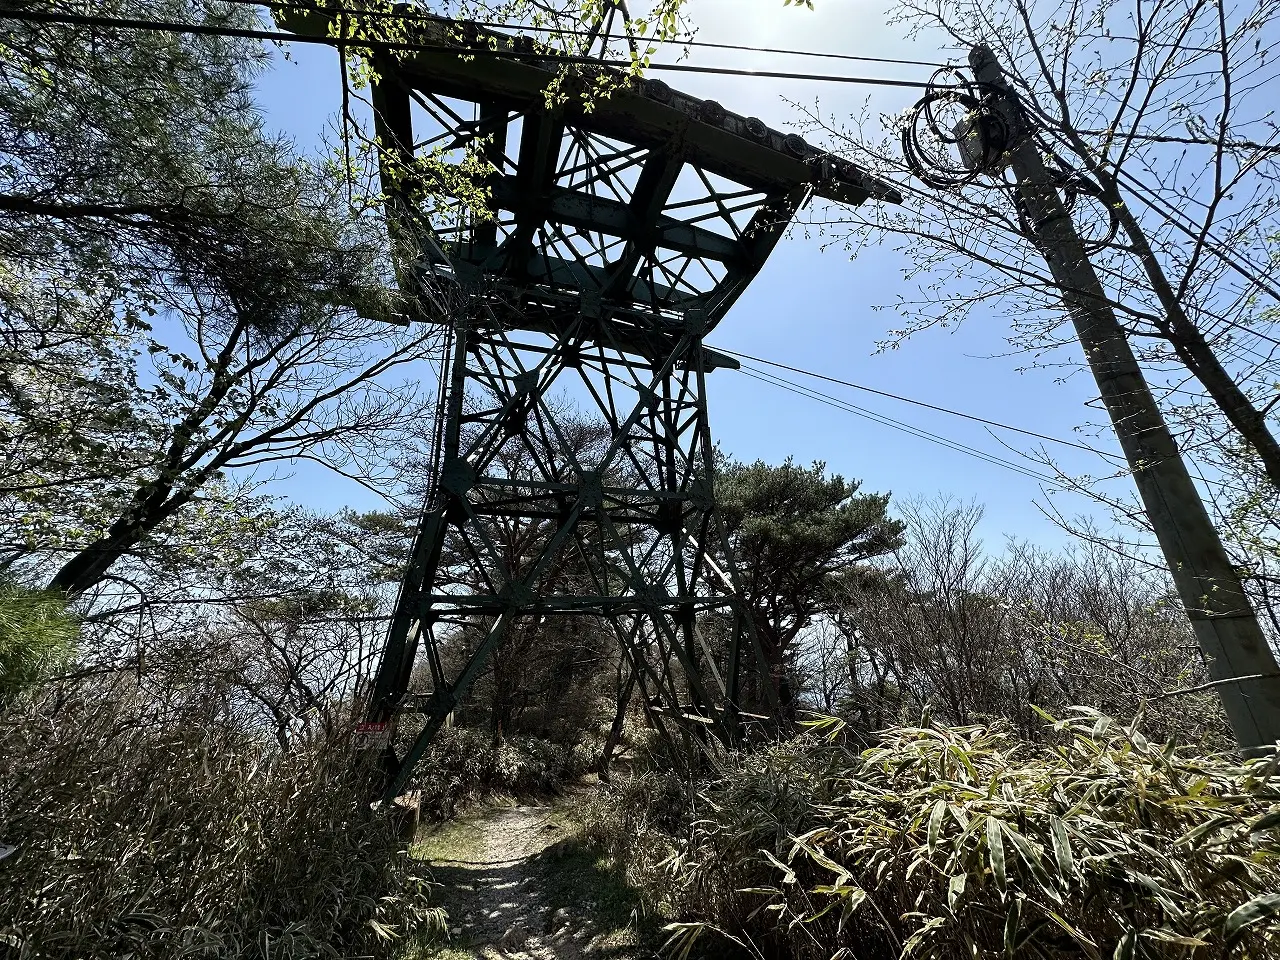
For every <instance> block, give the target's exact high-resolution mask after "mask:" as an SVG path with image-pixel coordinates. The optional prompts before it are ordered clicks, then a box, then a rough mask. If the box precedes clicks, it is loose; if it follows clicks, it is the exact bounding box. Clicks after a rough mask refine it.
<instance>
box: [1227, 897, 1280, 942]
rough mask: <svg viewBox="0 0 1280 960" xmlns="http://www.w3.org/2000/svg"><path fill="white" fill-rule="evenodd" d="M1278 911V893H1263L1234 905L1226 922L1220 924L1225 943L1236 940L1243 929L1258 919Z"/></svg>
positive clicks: (1279, 907)
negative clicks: (1225, 939) (1243, 902)
mask: <svg viewBox="0 0 1280 960" xmlns="http://www.w3.org/2000/svg"><path fill="white" fill-rule="evenodd" d="M1278 913H1280V893H1264V894H1263V895H1262V896H1260V897H1254V898H1253V899H1252V900H1250V901H1249V902H1248V903H1245V904H1242V905H1241V906H1238V907H1236V908H1235V909H1234V910H1232V911H1231V912H1230V913H1229V914H1227V919H1226V922H1225V923H1223V926H1222V932H1223V934H1224V935H1225V936H1226V938H1227V943H1232V942H1234V941H1235V940H1238V939H1239V938H1240V937H1241V936H1243V934H1244V931H1245V930H1247V929H1248V928H1249V927H1251V926H1252V925H1253V924H1255V923H1257V922H1258V921H1259V920H1265V919H1266V918H1268V917H1274V916H1275V915H1276V914H1278Z"/></svg>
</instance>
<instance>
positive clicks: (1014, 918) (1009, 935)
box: [1004, 897, 1022, 960]
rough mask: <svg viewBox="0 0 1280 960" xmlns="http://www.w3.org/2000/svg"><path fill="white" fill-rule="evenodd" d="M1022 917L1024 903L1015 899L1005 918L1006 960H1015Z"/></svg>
mask: <svg viewBox="0 0 1280 960" xmlns="http://www.w3.org/2000/svg"><path fill="white" fill-rule="evenodd" d="M1021 917H1022V901H1021V900H1020V899H1018V898H1017V897H1014V899H1013V902H1012V903H1010V904H1009V910H1008V912H1006V913H1005V918H1004V955H1005V960H1013V952H1014V950H1015V949H1016V947H1017V945H1018V921H1019V920H1020V919H1021Z"/></svg>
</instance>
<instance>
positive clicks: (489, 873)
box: [425, 806, 654, 960]
mask: <svg viewBox="0 0 1280 960" xmlns="http://www.w3.org/2000/svg"><path fill="white" fill-rule="evenodd" d="M569 833H571V828H568V827H567V826H566V824H565V822H564V820H563V819H562V818H560V817H558V816H557V811H556V810H555V809H554V808H552V807H537V806H520V807H507V808H494V809H490V810H487V811H485V812H484V813H483V814H481V815H479V816H476V817H472V818H469V819H467V820H463V821H460V822H458V823H456V824H453V825H451V826H450V827H449V830H448V839H447V840H446V841H445V842H444V843H438V844H432V843H431V842H430V840H429V839H428V842H427V845H426V850H425V857H426V859H428V860H429V862H430V863H431V865H432V873H433V874H434V876H435V879H436V881H437V882H439V883H441V884H443V889H444V891H445V892H444V900H445V905H446V907H447V908H448V910H449V914H450V917H451V918H452V923H451V926H452V937H451V939H452V941H453V945H452V946H451V947H450V948H449V949H447V950H444V951H441V952H440V954H439V956H440V957H441V960H454V958H457V960H462V958H483V960H581V958H590V960H595V958H600V960H605V958H609V960H648V958H652V957H653V956H654V954H653V952H652V951H651V950H645V949H642V948H641V947H640V946H639V945H638V940H639V938H638V937H637V935H636V931H635V929H634V927H635V923H634V919H635V918H634V917H632V916H631V915H630V904H629V903H628V902H627V896H626V891H625V888H620V887H619V882H618V880H617V878H616V877H613V876H612V875H609V874H608V873H607V871H604V870H602V869H601V867H600V866H599V865H598V864H597V863H596V862H595V858H594V857H593V856H592V855H591V854H590V853H589V852H588V851H586V850H585V849H584V848H582V847H581V846H580V845H578V844H576V843H575V842H574V841H573V839H572V837H571V836H567V834H569Z"/></svg>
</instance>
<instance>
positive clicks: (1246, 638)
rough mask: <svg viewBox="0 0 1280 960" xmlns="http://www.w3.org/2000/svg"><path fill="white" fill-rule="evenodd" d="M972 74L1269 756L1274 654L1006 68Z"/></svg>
mask: <svg viewBox="0 0 1280 960" xmlns="http://www.w3.org/2000/svg"><path fill="white" fill-rule="evenodd" d="M969 65H970V67H972V69H973V73H974V77H975V78H976V80H977V81H978V83H979V85H980V86H981V87H982V88H983V94H984V101H985V102H986V103H985V105H986V106H988V107H989V108H990V109H991V111H992V112H993V113H994V114H996V115H997V116H998V117H999V118H1000V119H1001V120H1003V121H1004V123H1005V124H1006V125H1007V130H1008V140H1007V143H1006V144H1005V147H1006V154H1005V157H1004V161H1005V162H1007V163H1008V165H1009V167H1010V169H1011V170H1012V171H1013V175H1014V177H1015V179H1016V180H1017V182H1018V189H1019V192H1020V194H1021V198H1022V202H1023V204H1024V207H1025V214H1026V218H1027V220H1028V221H1029V223H1030V224H1031V229H1032V230H1033V231H1034V232H1035V239H1036V240H1037V242H1038V243H1039V245H1040V249H1041V251H1042V253H1043V254H1044V258H1045V260H1046V261H1047V262H1048V264H1049V269H1050V271H1052V273H1053V278H1054V281H1055V282H1056V283H1057V285H1058V287H1059V288H1060V289H1061V291H1062V300H1063V303H1064V305H1065V306H1066V308H1067V313H1068V314H1069V315H1070V317H1071V322H1072V323H1073V324H1074V325H1075V330H1076V336H1077V338H1078V339H1079V340H1080V345H1081V346H1082V347H1084V355H1085V359H1086V360H1088V362H1089V368H1090V369H1091V370H1092V371H1093V376H1094V379H1095V380H1096V381H1097V384H1098V391H1099V393H1100V394H1101V395H1102V401H1103V403H1105V404H1106V407H1107V413H1108V414H1110V416H1111V423H1112V425H1113V426H1114V427H1115V431H1116V436H1117V437H1119V439H1120V446H1121V448H1122V449H1123V450H1124V454H1125V457H1126V458H1127V460H1128V462H1129V468H1130V470H1131V471H1132V473H1133V479H1134V482H1135V483H1136V484H1137V485H1138V493H1139V494H1140V495H1141V497H1142V503H1143V506H1144V507H1145V508H1146V513H1147V517H1148V518H1149V519H1150V521H1151V526H1152V527H1153V528H1154V529H1155V533H1156V539H1157V540H1159V542H1160V549H1161V550H1162V551H1163V552H1164V556H1165V560H1166V561H1167V562H1168V564H1169V570H1170V572H1171V573H1172V574H1173V579H1174V583H1175V584H1176V586H1177V589H1178V595H1179V597H1181V599H1182V604H1183V606H1184V607H1185V609H1186V611H1187V616H1188V617H1189V618H1190V619H1191V624H1192V626H1193V627H1194V629H1195V634H1196V639H1197V640H1198V641H1199V644H1200V649H1201V651H1202V652H1203V653H1204V657H1205V660H1206V662H1207V664H1208V669H1209V675H1210V678H1211V679H1212V680H1213V681H1215V685H1216V688H1217V690H1218V693H1219V694H1220V695H1221V697H1222V704H1223V706H1224V707H1225V708H1226V712H1227V718H1228V720H1229V721H1230V723H1231V729H1232V731H1233V732H1234V733H1235V738H1236V741H1237V743H1239V745H1240V747H1241V749H1242V750H1244V751H1245V752H1246V753H1258V752H1263V751H1265V750H1267V749H1268V748H1274V747H1275V745H1276V743H1277V741H1280V666H1277V664H1276V658H1275V654H1274V653H1273V652H1272V650H1271V648H1270V647H1269V646H1268V644H1267V639H1266V637H1265V635H1264V634H1263V632H1262V628H1261V627H1260V626H1259V625H1258V618H1257V616H1256V615H1255V614H1254V611H1253V608H1252V606H1251V605H1250V603H1249V599H1248V597H1246V596H1245V593H1244V588H1243V586H1242V585H1241V582H1240V577H1239V575H1238V574H1237V573H1236V570H1235V568H1234V567H1232V565H1231V561H1230V559H1229V558H1228V557H1227V552H1226V549H1225V548H1224V547H1223V545H1222V540H1221V539H1220V538H1219V536H1218V531H1217V530H1216V529H1215V528H1214V526H1213V523H1212V522H1211V521H1210V519H1209V514H1208V512H1207V511H1206V510H1205V507H1204V502H1203V501H1202V500H1201V498H1200V494H1199V491H1197V490H1196V488H1195V484H1194V483H1192V481H1191V476H1190V474H1188V473H1187V468H1186V464H1185V463H1183V460H1182V456H1181V455H1180V453H1179V451H1178V446H1177V444H1176V443H1175V442H1174V439H1173V436H1172V435H1171V434H1170V433H1169V428H1168V427H1167V426H1166V425H1165V422H1164V417H1163V416H1162V415H1161V413H1160V408H1159V407H1158V406H1157V405H1156V402H1155V398H1154V397H1153V396H1152V395H1151V390H1150V389H1149V388H1148V386H1147V382H1146V379H1145V378H1144V377H1143V375H1142V370H1141V368H1140V367H1139V366H1138V361H1137V359H1136V358H1135V357H1134V355H1133V351H1132V350H1131V349H1130V347H1129V341H1128V338H1127V337H1126V336H1125V332H1124V328H1123V327H1122V326H1121V325H1120V323H1119V321H1118V320H1117V319H1116V315H1115V312H1114V311H1113V310H1112V308H1111V305H1110V303H1109V301H1108V299H1107V295H1106V292H1105V291H1104V290H1103V287H1102V284H1101V282H1099V280H1098V275H1097V273H1095V272H1094V269H1093V264H1092V263H1090V261H1089V257H1088V254H1087V253H1086V252H1085V249H1084V245H1083V244H1082V243H1081V241H1080V237H1079V235H1078V234H1077V233H1076V230H1075V225H1074V224H1073V223H1072V221H1071V217H1070V215H1069V213H1068V212H1067V209H1066V207H1065V206H1064V205H1063V202H1062V199H1061V198H1060V197H1059V196H1058V191H1057V188H1056V187H1055V185H1054V179H1053V177H1052V175H1051V174H1050V173H1049V171H1048V169H1046V167H1045V165H1044V162H1043V161H1042V160H1041V157H1040V153H1039V151H1038V150H1037V148H1036V145H1035V142H1034V139H1033V138H1032V137H1031V136H1030V130H1029V129H1028V122H1027V120H1026V118H1025V116H1024V115H1023V112H1022V110H1021V108H1020V107H1019V105H1018V103H1017V101H1016V99H1015V98H1014V96H1013V94H1012V92H1011V91H1010V89H1009V86H1008V83H1007V82H1006V80H1005V77H1004V73H1003V71H1002V70H1001V69H1000V64H999V63H997V62H996V59H995V56H994V55H993V54H992V52H991V51H990V50H989V49H987V48H986V47H983V46H978V47H974V48H973V50H972V51H971V52H970V54H969ZM984 146H985V145H984Z"/></svg>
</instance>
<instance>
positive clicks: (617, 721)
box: [596, 662, 636, 782]
mask: <svg viewBox="0 0 1280 960" xmlns="http://www.w3.org/2000/svg"><path fill="white" fill-rule="evenodd" d="M635 685H636V669H635V667H634V666H632V665H631V664H630V663H629V662H628V663H627V682H626V683H625V684H624V685H623V688H622V692H621V693H620V694H618V708H617V710H616V711H615V712H614V714H613V724H612V725H611V726H610V727H609V735H608V736H607V737H605V738H604V747H603V749H601V751H600V760H599V762H598V763H597V764H596V771H597V772H598V773H599V774H600V779H601V780H604V781H606V782H607V781H608V780H609V764H610V762H611V761H612V760H613V752H614V751H615V750H616V749H618V744H619V743H620V742H621V740H622V728H623V726H624V725H625V724H626V720H627V707H628V706H630V704H631V691H632V690H633V689H635Z"/></svg>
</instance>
